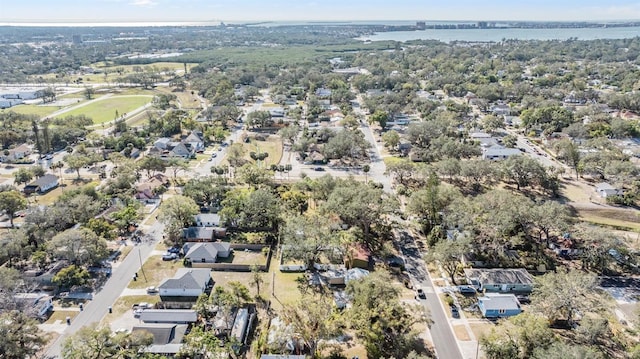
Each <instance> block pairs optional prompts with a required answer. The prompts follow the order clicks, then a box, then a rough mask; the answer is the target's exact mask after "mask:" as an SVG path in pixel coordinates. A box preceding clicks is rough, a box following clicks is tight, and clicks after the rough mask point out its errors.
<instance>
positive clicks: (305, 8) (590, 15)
mask: <svg viewBox="0 0 640 359" xmlns="http://www.w3.org/2000/svg"><path fill="white" fill-rule="evenodd" d="M303 20H310V21H348V20H426V21H437V20H534V21H589V20H591V21H598V20H599V21H604V20H606V21H615V20H640V0H635V1H634V0H438V1H435V0H311V1H309V0H27V1H20V0H0V22H51V21H55V22H114V21H180V22H184V21H226V22H238V21H240V22H242V21H247V22H248V21H303Z"/></svg>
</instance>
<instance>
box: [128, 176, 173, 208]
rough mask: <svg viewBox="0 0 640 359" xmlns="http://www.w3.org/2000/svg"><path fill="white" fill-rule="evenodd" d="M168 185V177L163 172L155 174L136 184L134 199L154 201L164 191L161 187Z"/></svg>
mask: <svg viewBox="0 0 640 359" xmlns="http://www.w3.org/2000/svg"><path fill="white" fill-rule="evenodd" d="M168 185H169V178H168V177H167V176H165V175H163V174H160V173H159V174H156V175H154V176H153V177H151V178H149V179H147V180H145V181H144V182H142V183H140V184H138V185H137V186H136V195H135V197H136V199H137V200H139V201H143V202H155V201H157V200H158V199H160V194H161V193H162V192H164V189H163V188H162V187H165V188H166V187H167V186H168Z"/></svg>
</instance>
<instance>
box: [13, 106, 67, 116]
mask: <svg viewBox="0 0 640 359" xmlns="http://www.w3.org/2000/svg"><path fill="white" fill-rule="evenodd" d="M59 109H60V107H58V106H40V105H18V106H13V107H11V108H9V109H5V110H0V111H3V112H9V111H13V112H15V113H19V114H23V115H37V116H38V117H45V116H49V115H50V114H52V113H54V112H56V111H58V110H59Z"/></svg>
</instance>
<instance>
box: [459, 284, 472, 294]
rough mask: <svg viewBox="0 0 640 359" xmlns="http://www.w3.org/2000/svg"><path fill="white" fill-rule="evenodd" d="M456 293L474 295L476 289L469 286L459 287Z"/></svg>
mask: <svg viewBox="0 0 640 359" xmlns="http://www.w3.org/2000/svg"><path fill="white" fill-rule="evenodd" d="M458 292H460V293H462V294H475V293H476V289H475V288H474V287H472V286H470V285H460V286H458Z"/></svg>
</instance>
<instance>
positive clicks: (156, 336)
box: [131, 324, 186, 345]
mask: <svg viewBox="0 0 640 359" xmlns="http://www.w3.org/2000/svg"><path fill="white" fill-rule="evenodd" d="M176 326H177V325H176V324H144V325H136V326H134V327H133V329H131V332H139V331H140V332H141V331H146V332H149V333H150V334H151V335H153V344H160V345H164V344H169V343H171V342H172V341H173V339H174V338H175V335H176ZM184 327H185V329H186V326H184Z"/></svg>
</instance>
